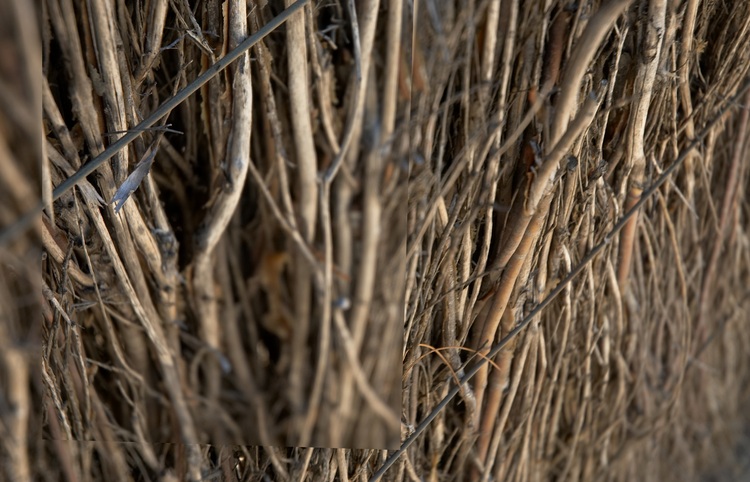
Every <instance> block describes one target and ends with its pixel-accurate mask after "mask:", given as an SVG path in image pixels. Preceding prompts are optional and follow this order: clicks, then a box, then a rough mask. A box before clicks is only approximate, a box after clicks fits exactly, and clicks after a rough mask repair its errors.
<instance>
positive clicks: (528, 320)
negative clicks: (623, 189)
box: [370, 82, 750, 482]
mask: <svg viewBox="0 0 750 482" xmlns="http://www.w3.org/2000/svg"><path fill="white" fill-rule="evenodd" d="M748 90H750V82H748V83H746V84H745V85H744V86H742V88H741V89H740V90H739V91H738V92H737V93H736V94H735V95H734V96H733V97H732V98H731V99H730V100H729V101H728V102H727V105H726V106H725V107H724V108H723V109H722V110H721V112H720V113H719V114H718V115H717V116H716V117H714V118H713V119H711V121H709V122H708V124H706V127H705V128H704V129H703V130H702V131H701V132H700V133H699V134H698V135H697V136H696V138H695V139H694V140H693V141H692V142H691V143H690V145H688V146H687V148H686V149H685V150H684V151H682V153H681V154H680V156H679V157H678V158H677V159H675V161H674V162H673V163H672V165H670V166H669V167H668V168H667V169H665V170H664V172H663V173H662V175H661V176H659V178H658V179H657V180H656V182H654V183H653V184H652V185H651V187H649V188H648V189H647V190H645V191H643V194H642V195H641V199H640V200H639V201H638V202H637V203H636V204H635V205H634V206H633V207H632V208H631V209H630V211H628V212H627V213H625V214H624V215H623V216H622V218H620V220H619V221H618V222H617V224H615V225H614V226H613V227H612V230H611V231H610V232H609V233H607V235H606V236H605V237H604V240H603V241H602V242H601V243H599V244H597V245H596V246H595V247H593V248H592V249H591V251H589V252H588V254H587V255H586V256H585V257H584V258H583V259H582V260H581V262H580V263H578V264H577V265H576V267H575V268H573V270H572V271H571V272H570V273H569V274H568V276H566V277H565V278H564V279H563V280H562V281H560V283H558V285H557V286H556V287H555V289H553V290H552V291H551V292H550V294H549V295H547V297H546V298H544V299H543V300H542V301H540V302H539V304H538V305H536V307H534V309H533V310H531V312H530V313H529V314H528V315H526V317H525V318H524V319H523V320H521V322H520V323H519V324H518V325H516V327H515V328H513V329H512V330H511V331H510V332H509V333H508V334H507V335H506V336H505V337H504V338H503V339H502V340H500V342H499V343H498V344H497V345H495V346H493V347H492V349H491V350H490V351H489V353H487V355H486V356H484V357H482V358H480V359H479V361H478V362H477V363H476V364H475V365H474V366H472V367H471V368H470V369H469V370H467V371H466V375H465V376H464V377H463V378H462V379H461V383H460V384H459V385H455V386H453V387H452V388H451V389H450V391H449V392H448V394H447V395H446V396H445V397H444V398H443V399H442V400H441V401H440V403H439V404H438V405H437V406H436V407H435V408H434V409H433V410H432V412H430V414H429V415H427V417H426V418H425V419H424V420H422V422H421V423H420V424H419V425H418V426H417V428H416V429H414V432H413V433H412V434H411V435H410V436H409V437H408V438H407V439H406V440H404V442H403V443H402V444H401V447H400V448H399V449H398V450H397V451H396V452H394V453H393V454H391V456H390V457H388V459H386V461H385V462H383V465H382V466H381V467H380V468H379V469H378V471H377V472H375V473H374V474H373V476H372V477H371V478H370V482H376V481H378V480H379V479H380V478H381V477H382V476H383V474H385V472H386V471H387V470H388V469H389V468H390V467H391V466H392V465H393V464H394V463H395V462H396V461H397V460H398V459H399V457H401V455H403V454H404V453H405V452H406V449H408V448H409V446H410V445H411V444H412V443H414V441H415V440H416V439H417V437H419V436H420V435H421V434H422V432H424V431H425V430H426V429H427V426H428V425H430V423H431V422H432V421H433V420H434V419H435V417H437V416H438V414H439V413H440V412H441V411H442V410H443V409H444V408H445V407H446V406H447V405H448V403H450V401H451V400H453V398H454V397H455V396H456V395H457V394H458V392H459V391H460V390H461V387H462V386H463V385H465V384H466V382H468V381H469V380H471V378H472V377H473V376H474V375H476V374H477V372H479V370H480V369H481V368H482V367H483V366H484V365H486V364H487V361H488V360H491V359H493V358H494V357H495V355H497V354H498V353H499V352H500V350H502V349H503V348H504V347H505V345H507V344H508V342H510V340H511V339H513V338H514V337H515V336H516V335H518V334H519V333H520V332H521V330H523V329H524V328H526V326H527V325H528V324H529V323H531V320H533V319H534V317H535V316H536V315H538V314H539V313H540V312H541V311H542V310H543V309H544V308H546V307H547V306H548V305H549V304H550V303H551V302H552V300H554V299H555V298H556V297H557V295H559V294H560V293H561V292H562V291H563V289H565V286H566V285H567V284H568V283H570V282H571V281H573V279H574V278H575V277H576V276H578V275H579V274H580V273H581V271H583V269H584V268H585V267H586V265H587V264H588V263H589V262H590V261H591V260H592V259H594V257H595V256H596V255H597V254H599V253H600V252H601V251H602V250H603V249H604V248H605V247H606V246H607V245H608V244H609V242H610V241H611V240H612V238H613V237H614V235H615V234H617V232H618V231H620V229H622V228H623V226H625V224H626V223H627V222H628V220H629V219H630V218H631V217H633V216H634V215H635V214H636V213H637V212H638V210H639V209H640V208H641V206H643V204H644V203H645V202H646V201H648V200H649V198H650V197H651V196H652V195H653V194H654V193H655V192H656V190H657V189H659V187H661V185H662V184H664V182H665V181H666V180H667V178H668V177H669V176H670V175H671V174H672V173H673V172H674V171H675V170H676V169H677V168H678V167H680V166H681V165H682V163H683V161H684V160H685V158H687V157H688V155H689V154H690V153H691V152H692V150H693V149H695V148H696V147H698V145H699V144H700V143H701V142H703V138H704V137H706V135H707V134H708V133H709V132H710V131H711V129H713V127H714V126H715V125H716V124H717V123H718V122H719V121H720V120H721V118H722V117H724V114H726V113H727V112H728V111H729V110H730V109H731V108H733V107H736V106H738V105H741V104H740V103H739V101H740V99H741V98H742V96H743V95H744V94H745V92H747V91H748ZM745 108H747V107H745Z"/></svg>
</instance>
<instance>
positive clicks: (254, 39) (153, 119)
mask: <svg viewBox="0 0 750 482" xmlns="http://www.w3.org/2000/svg"><path fill="white" fill-rule="evenodd" d="M308 1H309V0H298V1H297V2H296V3H294V4H292V5H290V6H289V8H287V9H286V10H284V11H283V12H281V13H280V14H279V15H277V16H276V17H274V18H273V19H272V20H271V21H270V22H268V23H267V24H266V25H264V26H263V27H262V28H261V29H260V30H258V31H257V32H256V33H255V34H254V35H251V36H250V37H248V38H246V39H245V40H244V41H243V42H242V43H241V44H239V45H238V46H237V48H235V49H234V50H232V51H231V52H229V53H228V54H226V55H225V56H224V57H222V58H221V59H219V60H218V61H217V62H216V63H215V64H213V65H212V66H211V67H209V68H208V70H206V71H205V72H203V73H202V74H201V75H199V76H198V77H197V78H196V79H195V80H194V81H192V82H191V83H190V84H189V85H188V86H186V87H185V88H184V89H182V90H181V91H180V92H178V93H177V94H175V95H174V96H173V97H171V98H169V99H168V100H167V101H166V102H164V103H163V104H162V105H160V106H159V108H158V109H156V110H155V111H154V112H153V113H152V114H151V115H150V116H148V117H147V118H146V119H144V120H143V121H141V123H140V124H138V125H137V126H135V127H134V128H132V129H130V130H129V131H128V132H127V133H126V134H125V135H124V136H122V137H120V138H119V139H118V140H117V141H116V142H115V143H114V144H111V145H110V146H109V147H108V148H106V149H105V150H104V151H103V152H102V153H101V154H99V155H98V156H96V157H95V158H94V159H92V160H91V161H89V162H88V163H86V164H85V165H83V166H82V167H81V169H79V170H78V172H76V173H75V174H73V175H72V176H70V177H69V178H68V179H66V180H65V181H64V182H62V183H61V184H60V185H59V186H57V187H56V188H55V190H54V191H53V192H52V201H55V200H57V199H59V198H60V196H62V195H63V194H65V192H67V191H68V190H69V189H70V188H72V187H73V186H75V185H76V184H77V183H79V182H80V181H81V180H83V179H85V178H86V176H88V175H89V174H91V173H92V172H94V171H95V170H96V169H98V168H99V166H101V165H102V164H104V163H105V162H106V161H108V160H109V159H111V158H112V157H113V156H114V155H115V154H117V153H118V152H119V151H120V150H122V149H123V148H124V147H125V146H127V145H128V144H130V143H131V142H132V141H133V140H134V139H135V138H136V137H138V136H139V135H141V133H142V132H143V131H144V130H145V129H148V128H149V127H151V126H153V125H154V124H156V123H157V122H158V121H159V119H161V118H162V117H164V116H165V115H168V114H169V113H170V112H171V111H172V109H174V108H175V107H177V106H178V105H180V103H182V102H183V101H184V100H185V99H187V98H188V97H189V96H190V95H191V94H193V93H195V92H196V91H197V90H198V89H200V88H201V87H203V86H204V85H205V84H206V83H207V82H208V81H209V80H211V79H212V78H213V77H214V76H215V75H216V74H218V73H219V72H221V71H222V70H224V69H225V68H227V66H228V65H229V64H231V63H232V62H234V61H235V60H237V59H238V58H240V56H241V55H242V54H244V53H245V51H247V50H248V49H250V47H252V46H253V45H255V44H256V43H258V42H259V41H260V40H262V39H263V38H265V37H266V36H267V35H268V34H270V33H271V32H272V31H274V30H275V29H276V28H277V27H279V26H280V25H281V24H282V23H284V22H285V21H286V20H288V19H289V17H291V16H292V15H293V14H294V13H295V12H296V11H297V10H299V9H301V8H302V7H304V6H305V4H306V3H307V2H308ZM42 211H44V203H43V202H39V204H37V206H36V207H35V208H34V209H33V210H31V211H29V212H27V213H26V214H24V215H23V216H22V217H21V218H20V219H19V220H18V221H16V222H15V223H14V224H12V225H10V226H9V227H7V228H5V229H3V230H2V231H0V246H4V245H6V244H7V243H8V242H10V241H11V240H12V239H13V238H15V237H16V236H19V235H20V234H22V233H23V232H24V231H25V230H26V229H27V228H28V227H29V225H30V224H31V223H33V222H34V220H35V219H36V217H37V216H38V215H39V214H40V213H41V212H42Z"/></svg>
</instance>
